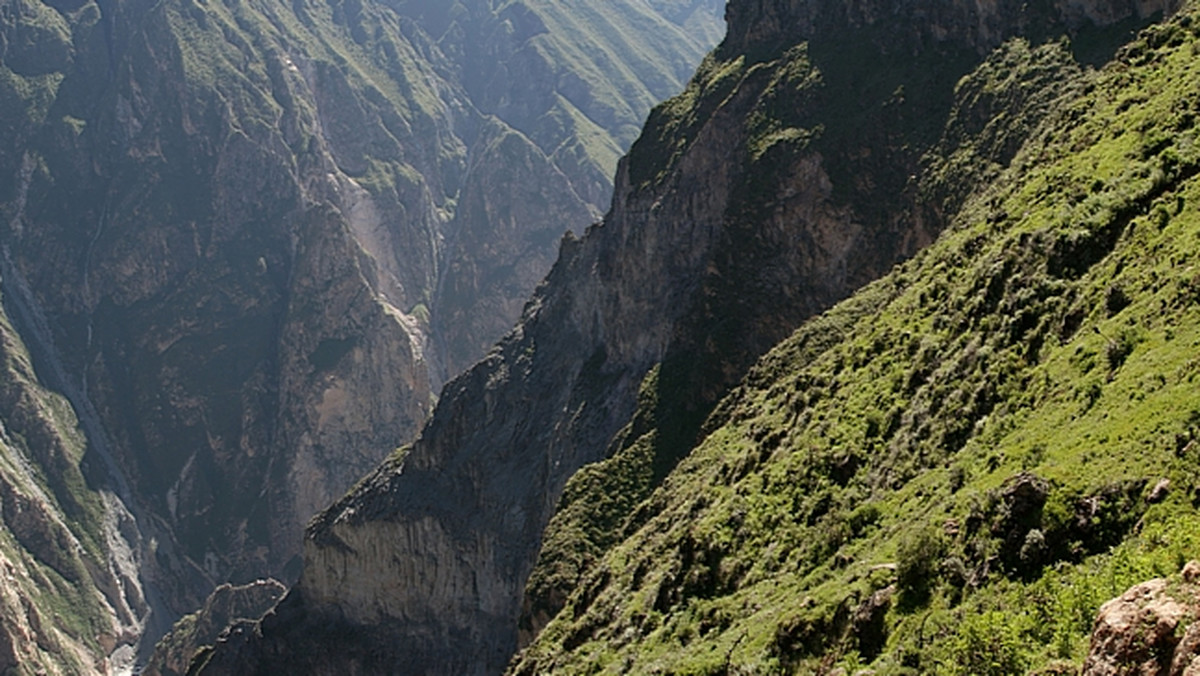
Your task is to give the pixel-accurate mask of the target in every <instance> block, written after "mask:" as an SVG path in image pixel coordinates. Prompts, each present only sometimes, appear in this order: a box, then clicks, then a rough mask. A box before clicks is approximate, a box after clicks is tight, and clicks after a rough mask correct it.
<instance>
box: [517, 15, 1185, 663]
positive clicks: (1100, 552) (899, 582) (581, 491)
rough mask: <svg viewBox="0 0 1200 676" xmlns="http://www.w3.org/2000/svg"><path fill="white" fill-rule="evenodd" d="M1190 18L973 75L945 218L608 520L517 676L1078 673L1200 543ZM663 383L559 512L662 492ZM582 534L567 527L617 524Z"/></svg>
mask: <svg viewBox="0 0 1200 676" xmlns="http://www.w3.org/2000/svg"><path fill="white" fill-rule="evenodd" d="M1197 14H1198V11H1197V8H1196V7H1195V6H1194V4H1193V5H1192V6H1189V7H1188V8H1186V9H1185V10H1183V11H1181V12H1180V13H1179V14H1177V15H1176V16H1175V17H1173V18H1172V19H1170V20H1168V21H1166V22H1164V23H1163V24H1161V25H1156V26H1152V27H1150V28H1148V29H1146V30H1145V31H1144V32H1143V33H1142V34H1141V35H1140V37H1139V38H1138V39H1137V40H1136V41H1134V42H1132V43H1131V44H1129V45H1126V46H1125V47H1123V48H1121V49H1120V50H1119V51H1118V52H1117V54H1116V57H1115V58H1114V59H1113V60H1112V61H1111V62H1110V63H1108V64H1107V65H1106V66H1104V67H1102V68H1100V69H1099V70H1093V69H1090V68H1083V67H1080V66H1078V65H1076V61H1075V59H1074V55H1075V54H1082V53H1084V52H1086V51H1087V48H1088V45H1085V44H1079V43H1077V44H1071V43H1069V42H1066V41H1052V42H1049V43H1047V44H1043V45H1040V46H1039V45H1030V44H1029V43H1028V42H1026V41H1023V40H1013V41H1010V42H1008V43H1006V44H1005V45H1004V46H1003V47H1002V48H1000V49H998V50H997V51H996V52H994V53H993V54H992V55H991V57H989V59H988V60H987V61H985V62H984V63H983V64H982V65H981V66H979V67H978V68H976V69H975V70H974V71H973V72H972V73H971V74H970V75H968V76H967V77H965V78H963V79H962V80H960V81H959V83H958V85H957V87H956V88H955V101H954V104H953V112H952V114H951V122H950V124H949V125H948V126H947V128H946V131H944V132H943V135H942V141H941V142H940V143H939V144H938V145H936V147H935V149H934V150H932V151H931V152H930V153H928V154H927V155H926V156H925V159H924V161H923V164H922V173H921V176H920V179H919V181H920V185H919V189H920V190H922V191H925V194H928V195H932V196H937V197H938V198H939V199H940V202H938V204H940V206H941V207H942V208H943V209H944V213H946V214H947V215H948V216H950V217H951V220H950V223H949V226H948V227H947V229H946V230H945V231H944V232H943V233H942V235H941V236H940V237H939V238H938V239H937V241H936V242H935V243H934V244H933V245H932V246H930V247H929V248H927V249H925V250H924V251H923V252H922V253H921V254H919V255H918V256H916V257H915V258H914V259H912V260H910V261H909V262H907V263H905V264H903V265H900V266H898V267H897V268H896V269H894V270H893V271H892V273H891V274H889V275H887V276H886V277H884V278H883V279H882V280H880V281H878V282H876V283H874V284H871V285H870V286H868V287H866V288H865V289H863V290H862V291H861V292H859V293H858V294H857V295H855V296H854V297H853V298H851V299H850V300H848V301H845V302H843V303H842V304H840V305H838V306H836V307H835V308H834V309H832V310H830V311H829V312H827V313H825V314H824V315H821V316H820V317H818V318H816V319H814V320H812V321H810V322H808V323H807V324H805V325H804V326H803V327H802V328H801V329H799V330H798V331H797V332H796V333H795V334H794V335H792V337H791V338H789V339H788V340H786V341H785V342H784V343H782V344H781V345H779V346H778V347H777V348H776V349H774V350H773V351H772V352H771V353H770V354H769V355H767V356H766V357H765V358H764V359H762V360H761V361H760V362H759V364H758V365H757V366H756V367H755V368H754V369H753V370H752V372H751V373H750V375H748V376H747V378H746V379H745V381H744V383H743V385H741V386H740V387H739V388H738V389H737V390H736V391H735V392H734V393H732V394H731V395H730V396H728V397H727V398H726V399H725V400H724V401H723V402H722V403H721V404H720V405H719V406H718V408H717V410H716V412H715V413H713V414H712V416H711V417H710V418H709V420H708V422H707V423H706V424H705V426H704V430H705V432H704V435H703V436H704V440H703V442H701V443H700V444H699V445H698V446H697V447H696V448H695V449H693V450H692V451H691V452H690V454H689V455H688V456H687V457H686V458H685V459H684V460H683V461H682V462H681V463H680V464H679V466H678V467H677V468H676V469H675V470H674V471H673V472H672V473H671V474H670V475H669V476H667V477H666V479H665V481H663V483H662V484H661V486H659V487H658V488H657V489H656V490H654V492H653V493H652V494H651V495H650V496H649V498H648V499H647V500H645V501H644V502H641V503H640V505H638V506H636V508H634V509H633V512H632V515H631V516H629V517H628V518H625V516H624V515H625V514H626V513H627V511H626V510H627V509H628V506H626V505H612V504H611V503H609V504H602V505H601V507H602V510H603V509H611V510H612V511H611V512H608V513H607V514H608V519H609V520H610V522H611V523H612V524H621V525H618V526H617V527H618V529H619V530H618V531H617V533H618V535H617V537H615V538H613V539H614V540H616V542H615V543H614V545H613V546H612V547H611V548H609V549H607V551H606V552H605V553H604V554H603V556H602V558H601V559H600V560H599V562H598V563H597V564H595V565H594V566H591V567H583V568H582V569H583V570H585V571H586V574H585V575H584V576H583V577H582V578H581V579H579V580H578V581H577V582H576V583H575V584H574V585H573V592H572V593H571V594H570V596H569V597H568V598H567V599H566V605H565V608H564V609H563V610H562V611H561V612H560V613H559V614H558V615H557V616H556V617H555V619H554V620H552V621H551V623H550V624H549V625H548V627H547V628H546V629H545V630H544V632H543V633H542V634H541V635H540V637H539V638H538V639H537V641H536V642H534V643H533V644H532V645H531V646H530V647H529V648H527V649H526V650H525V651H524V652H523V653H522V654H521V655H519V656H518V657H517V658H516V660H515V662H514V665H513V667H512V671H514V672H515V673H521V674H540V673H550V672H552V671H556V672H560V673H585V672H586V673H659V674H668V673H670V674H734V673H778V672H787V673H826V672H829V671H830V670H832V669H834V668H836V667H842V668H844V669H846V672H847V673H854V671H855V670H856V669H857V668H859V667H861V666H864V665H869V666H870V667H871V668H872V669H874V670H875V673H879V674H892V673H913V674H916V673H945V674H992V673H995V674H1002V673H1003V674H1007V673H1026V672H1027V671H1030V670H1038V669H1042V670H1043V671H1041V673H1063V672H1062V671H1055V670H1061V669H1065V668H1066V667H1067V666H1068V665H1071V664H1073V665H1078V664H1079V663H1081V662H1082V658H1083V653H1084V651H1085V649H1086V637H1087V634H1088V632H1089V631H1090V629H1091V623H1092V620H1093V618H1094V617H1095V612H1096V610H1097V608H1098V606H1099V604H1100V603H1101V602H1103V601H1105V600H1107V599H1109V598H1111V597H1113V596H1115V595H1117V594H1119V593H1120V592H1122V591H1124V590H1125V589H1126V588H1127V587H1128V586H1129V585H1130V584H1132V583H1134V582H1138V581H1141V580H1144V579H1146V578H1149V577H1153V576H1158V575H1163V574H1168V573H1171V572H1174V571H1176V570H1178V568H1179V566H1180V565H1181V564H1182V563H1183V561H1184V560H1185V558H1186V557H1190V556H1194V555H1195V553H1196V552H1197V551H1200V550H1198V548H1200V520H1198V519H1197V514H1196V507H1195V506H1194V503H1196V502H1197V501H1200V474H1198V472H1197V469H1196V468H1197V467H1198V466H1200V465H1198V464H1197V463H1198V462H1200V441H1197V436H1200V388H1197V386H1196V378H1197V377H1198V376H1200V268H1197V267H1196V262H1195V261H1196V260H1197V256H1196V254H1197V251H1198V250H1200V208H1198V206H1197V205H1198V203H1200V180H1197V173H1198V172H1200V147H1198V146H1197V139H1196V128H1195V122H1196V116H1197V115H1198V114H1200V86H1198V84H1197V83H1200V59H1197V55H1198V54H1200V26H1197V25H1196V23H1195V20H1196V18H1197ZM1073 51H1074V53H1075V54H1073V53H1072V52H1073ZM708 67H709V71H708V72H709V73H718V75H716V76H714V77H713V78H712V80H711V81H712V82H714V83H717V84H716V85H714V86H719V79H720V75H719V73H720V72H725V73H733V72H734V71H733V70H732V69H734V68H736V67H737V66H736V65H735V64H729V65H727V66H725V68H726V70H725V71H720V68H721V64H711V63H710V64H709V66H708ZM735 75H736V73H735ZM788 133H789V130H787V129H784V130H778V133H773V135H772V134H767V135H765V136H764V143H765V142H766V141H768V140H771V139H774V141H773V142H784V141H786V142H796V140H795V139H794V138H793V137H792V136H794V134H793V135H792V136H788ZM1025 139H1028V140H1025ZM1006 149H1008V150H1007V151H1006ZM1013 152H1015V156H1013V155H1012V153H1013ZM635 154H636V149H635ZM1010 156H1011V157H1012V160H1011V162H1008V157H1010ZM646 180H648V181H652V180H654V177H652V176H648V177H646ZM960 205H961V206H960ZM656 374H657V372H656ZM656 374H652V375H651V377H650V378H649V379H648V380H647V382H646V384H645V386H644V393H645V394H644V396H643V400H642V404H641V406H642V408H641V412H640V413H639V416H637V417H635V419H634V422H633V423H631V426H630V428H628V430H627V434H626V436H625V439H626V441H625V443H624V445H623V446H622V448H623V449H624V450H622V451H621V452H620V453H618V455H616V456H614V458H613V459H610V460H609V461H607V463H606V464H602V465H597V466H595V468H596V469H594V470H592V471H590V472H589V471H588V470H585V471H584V472H583V473H581V474H580V475H579V476H577V477H576V478H575V479H574V480H573V481H572V483H571V484H569V485H568V488H567V491H566V494H565V498H564V501H563V502H562V503H560V516H559V517H556V518H557V519H559V520H560V521H561V520H562V519H563V518H564V517H563V514H565V513H567V511H569V510H570V508H571V505H572V504H573V503H572V500H573V499H578V498H579V496H581V495H582V496H587V495H589V494H590V493H589V492H588V491H589V489H588V487H587V485H586V482H588V481H593V482H596V481H599V482H604V481H610V482H611V483H610V486H613V485H615V486H628V487H630V490H634V491H646V490H649V489H648V488H647V485H651V486H652V485H653V483H652V481H651V479H650V478H649V477H652V476H653V470H654V465H653V463H654V456H653V453H654V452H655V448H656V439H657V438H658V437H660V436H662V435H666V434H668V433H669V432H670V429H669V428H665V427H662V426H660V425H659V424H658V423H657V422H656V421H657V420H658V418H657V414H656V411H657V407H659V406H660V405H661V404H662V402H661V401H660V400H659V396H656V393H661V392H663V388H661V387H659V386H658V384H657V383H656V381H655V377H656ZM662 396H665V395H662ZM597 471H599V472H601V473H602V474H603V476H597ZM1164 479H1165V480H1168V481H1169V484H1167V483H1164V482H1163V481H1162V480H1164ZM593 504H595V503H593ZM604 516H605V513H604V512H603V511H602V513H601V514H600V516H599V517H592V518H593V519H594V520H603V518H604ZM576 523H582V525H579V526H578V529H579V530H576V531H571V530H570V529H569V528H564V527H563V524H562V523H559V531H558V532H559V534H558V535H557V536H555V535H553V534H554V533H555V526H554V525H553V524H552V526H551V530H550V533H551V534H552V535H551V538H553V537H560V538H564V539H566V540H570V539H571V538H572V537H577V538H580V539H581V540H586V539H588V538H592V539H595V534H594V533H593V534H591V535H589V534H588V532H587V530H586V529H587V528H589V527H595V528H599V529H601V530H603V528H604V527H605V524H603V523H601V524H600V525H599V526H596V525H595V524H594V523H593V524H592V525H591V526H589V525H588V524H587V523H584V522H578V521H577V522H576ZM564 532H565V533H567V534H566V535H563V534H562V533H564ZM572 533H574V535H572ZM550 542H551V545H553V539H551V540H550ZM605 544H606V545H607V543H605ZM560 545H561V543H560ZM584 549H585V550H586V549H587V548H586V547H584ZM560 551H562V552H565V553H564V554H563V556H569V555H570V554H569V552H570V551H571V548H570V546H569V543H568V545H566V546H562V549H561V550H560ZM545 555H546V552H545V550H544V551H543V561H542V563H541V564H540V566H539V569H538V570H535V572H534V575H533V577H532V578H531V584H533V585H537V584H539V576H540V575H541V576H544V575H547V574H552V572H553V568H549V569H548V568H547V567H546V566H547V561H546V558H545ZM553 563H554V562H553V561H551V562H550V564H551V565H553ZM547 571H550V572H547Z"/></svg>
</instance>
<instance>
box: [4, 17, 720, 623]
mask: <svg viewBox="0 0 1200 676" xmlns="http://www.w3.org/2000/svg"><path fill="white" fill-rule="evenodd" d="M423 4H428V5H429V6H428V7H424V6H423ZM493 4H494V3H490V2H484V1H481V0H475V1H472V2H463V3H454V6H455V7H456V8H457V9H456V10H455V11H454V12H451V13H449V14H446V12H445V10H447V9H449V7H447V6H446V4H445V3H440V2H439V3H420V2H401V1H396V2H367V3H358V2H355V3H340V2H338V3H323V2H299V3H292V4H290V5H283V4H279V3H274V2H259V1H253V2H218V3H208V4H201V5H197V4H191V3H181V2H175V1H168V2H149V1H148V0H120V1H118V2H92V1H82V2H68V3H61V2H56V3H46V2H41V1H39V0H33V1H29V2H25V1H21V2H15V1H10V2H0V128H2V129H3V132H2V134H3V138H4V139H5V143H3V144H0V145H3V147H2V148H0V176H3V177H5V178H4V180H2V181H0V215H2V218H0V249H2V250H3V256H4V260H5V268H4V275H3V278H4V279H3V290H4V292H5V293H6V294H7V295H11V296H14V297H15V296H16V295H20V296H21V298H22V302H23V303H25V305H27V306H28V310H29V311H28V312H26V313H24V314H27V315H29V316H30V317H36V318H39V320H40V321H33V320H25V319H20V318H18V319H19V321H17V322H16V323H17V326H16V331H17V332H18V333H19V334H20V335H22V336H23V337H25V339H26V340H27V341H29V342H30V343H31V349H32V350H34V351H35V352H36V353H39V354H46V355H54V358H53V359H50V358H46V359H45V360H44V361H45V362H46V363H45V364H42V363H39V364H38V366H39V373H38V377H40V378H43V379H45V380H47V382H48V383H49V384H50V386H51V387H52V388H55V389H57V390H59V391H61V392H62V393H63V394H65V395H66V396H67V399H68V400H69V402H70V404H69V405H70V407H72V408H74V410H75V411H77V412H78V414H79V416H80V418H81V419H82V424H83V426H84V428H85V429H84V434H85V436H86V437H87V442H88V443H87V447H88V450H87V452H86V456H87V460H86V461H85V462H84V463H83V464H90V466H91V467H93V469H95V468H101V469H95V473H96V474H97V475H98V476H99V475H101V474H103V475H111V476H106V478H104V481H103V482H101V483H105V482H111V483H112V484H113V486H112V487H111V490H112V493H113V494H114V495H115V496H116V497H117V498H118V501H119V502H122V504H123V505H126V508H127V509H126V511H127V513H128V514H129V518H131V519H132V520H133V522H134V523H135V525H136V527H132V531H133V532H136V533H137V534H138V536H139V538H140V540H141V541H142V542H143V543H149V542H151V541H154V542H155V543H156V545H155V549H154V551H153V552H150V551H144V552H138V558H139V559H144V560H145V561H146V562H147V563H146V564H145V565H146V566H147V572H146V574H147V575H154V576H158V573H159V572H161V573H162V575H161V576H159V577H160V578H161V579H160V580H159V582H160V583H161V584H162V585H163V586H164V588H165V591H164V592H163V594H162V597H163V599H164V604H165V605H164V606H163V607H162V608H161V610H160V612H159V614H160V615H161V616H162V617H160V618H159V619H160V620H162V621H167V620H169V619H170V618H171V617H174V616H177V615H178V614H179V613H181V612H184V611H185V610H190V609H192V608H195V607H196V605H197V604H198V603H199V601H200V599H201V598H202V596H203V594H206V593H207V591H208V590H210V589H211V588H212V586H213V585H214V584H215V583H216V582H219V581H223V580H227V579H232V580H235V581H245V580H252V579H256V578H258V577H260V576H262V575H264V574H273V575H277V576H279V577H282V578H287V579H294V577H295V576H296V575H297V574H298V572H299V565H300V559H299V556H298V551H299V544H300V542H301V534H302V526H303V524H304V523H305V521H306V520H307V519H308V518H309V517H310V516H311V515H312V514H313V513H315V512H316V511H317V510H319V509H320V508H322V507H324V506H326V505H328V504H329V503H330V502H331V501H332V500H334V499H336V498H337V497H338V496H340V495H342V494H343V493H344V492H345V490H346V489H347V488H348V487H349V486H351V485H352V484H353V483H354V481H355V480H356V479H358V478H359V477H361V476H362V475H363V474H365V473H367V472H368V471H370V470H371V469H373V468H375V467H376V466H377V465H378V463H379V461H380V460H381V459H382V458H383V457H384V456H385V455H386V454H387V452H388V451H390V450H391V449H392V448H394V447H396V446H397V445H399V444H400V443H402V442H404V441H406V440H408V439H410V438H412V436H414V434H415V433H416V431H417V430H418V428H419V425H420V424H421V422H422V421H423V420H424V419H425V418H426V417H427V415H428V413H429V412H430V410H431V409H432V405H433V404H432V402H433V401H434V398H435V394H436V392H437V391H438V389H439V388H440V385H441V383H442V381H443V380H444V379H445V378H446V377H447V375H448V374H450V373H452V372H454V371H457V370H458V369H461V368H462V367H464V366H465V365H467V364H469V363H471V362H472V361H474V360H476V359H477V358H479V357H480V356H481V355H482V354H483V346H485V345H487V344H490V343H491V342H492V341H494V340H495V339H496V338H497V337H499V336H500V335H501V333H502V332H503V330H505V329H507V327H508V326H510V325H511V323H512V322H513V321H514V320H515V319H516V318H517V316H518V315H519V313H520V310H521V305H522V303H523V302H524V299H525V298H526V297H527V296H528V294H529V292H530V291H531V289H532V288H533V286H534V285H535V283H536V281H537V280H538V279H540V278H541V277H542V276H543V275H544V274H545V272H546V270H547V269H548V268H549V266H550V263H551V256H552V255H553V252H554V250H555V247H556V245H557V240H558V238H559V236H560V235H561V233H562V232H563V231H564V230H565V229H566V228H567V227H570V226H572V225H575V226H582V225H586V224H587V223H590V222H592V221H593V220H594V219H595V218H596V217H597V216H598V215H599V214H600V213H601V211H602V209H603V208H604V206H605V205H606V204H607V202H608V197H609V194H610V190H611V183H610V179H609V176H610V175H611V172H612V170H613V168H614V167H615V164H616V158H617V157H618V156H619V154H620V153H621V152H622V150H623V149H624V147H625V146H626V145H627V144H628V142H629V141H630V140H632V136H633V135H634V133H635V130H636V125H637V124H639V123H640V121H641V120H642V119H643V117H644V116H645V114H646V111H647V110H648V109H649V107H650V106H651V105H652V104H653V103H654V102H655V101H657V100H659V99H661V98H662V97H665V96H667V95H669V94H671V93H674V92H675V91H678V89H679V88H680V87H681V85H682V82H683V79H684V78H685V77H686V76H687V74H688V73H689V72H690V71H691V69H692V68H693V67H694V65H695V63H697V62H698V61H699V59H700V57H701V56H702V55H703V53H704V51H705V50H706V49H707V48H708V47H709V46H711V44H712V43H713V42H714V41H715V40H716V37H717V36H716V31H718V30H719V25H720V23H719V18H718V17H717V16H716V8H715V6H714V3H712V2H711V1H697V2H666V3H659V4H661V5H663V11H662V12H660V11H658V10H655V9H652V8H650V7H649V6H648V5H646V4H645V3H642V2H626V1H622V2H616V3H606V4H605V5H604V7H603V9H602V10H596V11H589V12H588V13H585V14H580V13H579V11H575V13H572V11H567V10H566V9H564V8H563V7H561V6H560V5H558V4H553V5H551V6H549V7H543V6H541V4H540V3H524V2H517V3H508V4H506V5H505V8H504V10H503V11H502V12H501V11H498V10H494V9H493ZM435 5H436V6H435ZM667 9H670V10H671V11H672V16H673V17H674V18H668V16H667V12H666V10H667ZM689 30H691V31H692V33H691V34H689V33H688V32H687V31H689ZM651 37H652V38H653V39H650V38H651ZM651 43H652V44H651ZM572 45H578V46H579V49H578V50H577V53H576V52H570V50H568V47H571V46H572ZM625 47H629V48H630V52H629V53H630V54H635V55H637V61H636V62H632V61H630V62H627V61H626V60H625V57H624V56H623V54H624V52H623V51H622V50H624V48H625ZM567 57H571V58H569V59H568V58H567ZM485 61H486V63H487V64H488V67H489V68H491V69H493V70H494V69H507V70H509V71H510V72H513V73H518V74H521V75H522V77H519V78H517V77H514V78H511V79H510V80H508V81H504V82H502V83H501V84H499V85H494V86H493V85H487V83H486V82H484V81H482V80H475V79H471V77H469V76H472V74H473V73H474V72H475V70H474V68H475V66H477V65H478V64H480V63H484V62H485ZM525 74H530V75H538V77H532V76H531V77H524V75H525ZM472 77H473V76H472ZM585 81H586V82H587V83H589V85H590V87H596V88H601V89H602V90H603V91H604V92H605V93H604V94H596V93H595V92H593V91H592V90H591V88H590V87H583V86H582V83H583V82H585ZM517 84H520V85H521V87H523V89H521V88H518V87H517ZM485 85H487V86H489V87H491V88H490V89H487V91H484V90H483V89H484V87H485ZM620 92H624V93H627V94H628V96H627V97H624V98H623V97H621V96H617V95H616V93H620ZM18 289H19V290H20V291H21V292H20V293H19V294H18V293H16V292H17V290H18ZM35 324H36V325H37V326H36V327H35V326H34V325H35ZM35 328H36V329H37V330H35ZM51 363H53V364H54V366H55V368H54V369H52V370H54V372H55V373H54V374H53V377H50V376H49V375H47V374H48V370H47V369H49V367H48V366H46V364H51ZM100 447H103V448H104V449H105V450H104V452H101V451H100V450H98V449H99V448H100ZM110 451H111V452H110ZM110 456H111V457H110ZM98 481H99V479H98ZM118 484H119V486H118ZM105 485H107V484H105ZM143 536H144V537H143ZM135 539H137V538H135ZM156 562H157V563H156ZM159 563H161V566H162V569H163V570H162V571H157V572H155V571H150V570H149V569H150V568H152V567H154V566H157V565H159ZM131 574H132V575H133V576H134V577H135V578H136V577H137V575H138V573H137V571H134V572H132V573H131ZM145 612H146V611H145V609H144V608H143V609H141V610H139V611H138V613H141V614H142V615H144V614H145ZM135 614H137V613H135Z"/></svg>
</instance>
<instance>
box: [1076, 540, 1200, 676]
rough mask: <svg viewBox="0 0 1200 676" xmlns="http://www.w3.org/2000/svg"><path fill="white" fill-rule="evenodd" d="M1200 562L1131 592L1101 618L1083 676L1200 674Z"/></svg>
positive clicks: (1108, 605) (1112, 603) (1107, 606)
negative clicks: (1177, 573) (1198, 621)
mask: <svg viewBox="0 0 1200 676" xmlns="http://www.w3.org/2000/svg"><path fill="white" fill-rule="evenodd" d="M1197 618H1200V562H1197V561H1191V562H1189V563H1188V564H1187V565H1186V566H1184V568H1183V571H1182V572H1181V573H1180V575H1179V576H1178V577H1177V578H1172V579H1169V580H1168V579H1162V578H1159V579H1155V580H1150V581H1149V582H1143V583H1141V584H1139V585H1135V586H1134V587H1131V588H1130V589H1129V590H1128V591H1126V592H1125V593H1124V594H1121V595H1120V596H1119V597H1117V598H1115V599H1113V600H1111V601H1109V602H1107V603H1105V604H1104V605H1103V606H1101V607H1100V614H1099V615H1097V616H1096V626H1095V629H1094V630H1093V631H1092V641H1091V647H1090V649H1089V650H1088V656H1087V661H1085V662H1084V663H1083V672H1082V673H1083V676H1193V675H1194V674H1200V623H1197V622H1196V619H1197Z"/></svg>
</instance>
